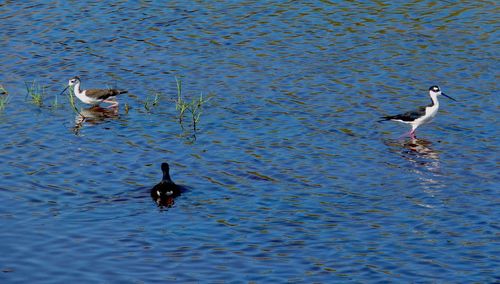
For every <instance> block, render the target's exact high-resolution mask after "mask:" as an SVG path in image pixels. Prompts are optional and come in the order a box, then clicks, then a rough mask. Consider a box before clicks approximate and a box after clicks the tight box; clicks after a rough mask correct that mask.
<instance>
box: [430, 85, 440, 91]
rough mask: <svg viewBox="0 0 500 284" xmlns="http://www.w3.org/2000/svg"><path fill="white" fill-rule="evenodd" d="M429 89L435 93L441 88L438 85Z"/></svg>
mask: <svg viewBox="0 0 500 284" xmlns="http://www.w3.org/2000/svg"><path fill="white" fill-rule="evenodd" d="M429 91H432V92H434V93H437V92H439V91H440V90H439V87H438V86H431V87H430V88H429Z"/></svg>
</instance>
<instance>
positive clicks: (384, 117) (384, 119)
mask: <svg viewBox="0 0 500 284" xmlns="http://www.w3.org/2000/svg"><path fill="white" fill-rule="evenodd" d="M380 118H381V119H380V120H377V122H384V121H388V120H391V119H393V118H394V117H393V116H390V115H389V116H381V117H380Z"/></svg>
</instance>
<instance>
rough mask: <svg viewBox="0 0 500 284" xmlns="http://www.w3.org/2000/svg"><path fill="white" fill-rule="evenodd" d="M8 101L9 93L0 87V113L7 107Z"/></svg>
mask: <svg viewBox="0 0 500 284" xmlns="http://www.w3.org/2000/svg"><path fill="white" fill-rule="evenodd" d="M9 100H10V96H9V93H8V92H7V90H6V89H5V88H4V87H3V86H2V85H0V111H3V110H4V109H5V106H6V105H7V103H8V102H9Z"/></svg>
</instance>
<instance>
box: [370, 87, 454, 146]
mask: <svg viewBox="0 0 500 284" xmlns="http://www.w3.org/2000/svg"><path fill="white" fill-rule="evenodd" d="M440 95H443V96H445V97H447V98H449V99H452V100H454V101H456V100H455V99H454V98H452V97H450V96H448V95H446V94H445V93H443V92H441V90H440V89H439V87H438V86H432V87H430V88H429V96H430V97H431V101H432V102H431V104H429V105H428V106H422V107H419V108H418V109H417V110H415V111H408V112H405V113H402V114H397V115H389V116H383V117H382V120H379V121H386V120H392V121H398V122H403V123H407V124H410V125H411V131H410V132H409V133H408V135H409V136H410V137H411V138H416V136H415V130H416V129H417V127H419V126H420V125H422V124H425V123H428V122H430V121H431V120H432V119H433V118H434V117H435V116H436V114H437V111H438V109H439V100H438V96H440Z"/></svg>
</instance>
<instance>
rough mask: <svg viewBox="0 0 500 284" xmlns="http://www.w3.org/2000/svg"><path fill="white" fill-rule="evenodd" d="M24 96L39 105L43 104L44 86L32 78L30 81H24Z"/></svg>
mask: <svg viewBox="0 0 500 284" xmlns="http://www.w3.org/2000/svg"><path fill="white" fill-rule="evenodd" d="M25 85H26V97H30V98H31V102H32V103H34V104H35V105H37V106H39V107H41V106H42V105H43V98H44V97H45V86H42V85H40V84H39V83H37V82H36V80H33V81H32V82H25Z"/></svg>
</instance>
